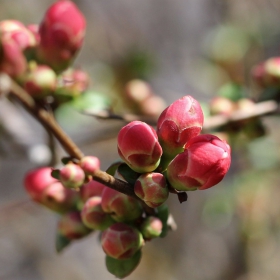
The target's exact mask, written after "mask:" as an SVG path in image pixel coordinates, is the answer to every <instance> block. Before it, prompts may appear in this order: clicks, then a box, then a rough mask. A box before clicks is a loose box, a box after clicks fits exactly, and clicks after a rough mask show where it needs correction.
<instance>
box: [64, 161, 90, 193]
mask: <svg viewBox="0 0 280 280" xmlns="http://www.w3.org/2000/svg"><path fill="white" fill-rule="evenodd" d="M59 179H60V181H61V183H62V184H63V186H64V187H66V188H70V189H77V188H79V187H81V186H82V184H83V183H84V180H85V173H84V171H83V169H82V168H81V167H80V166H79V165H77V164H74V163H68V164H66V165H65V166H63V167H62V168H61V170H60V173H59Z"/></svg>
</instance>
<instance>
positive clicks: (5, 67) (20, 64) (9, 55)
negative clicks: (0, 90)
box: [0, 34, 27, 78]
mask: <svg viewBox="0 0 280 280" xmlns="http://www.w3.org/2000/svg"><path fill="white" fill-rule="evenodd" d="M0 44H1V46H0V50H1V53H0V72H5V73H6V74H8V75H10V76H11V77H13V78H19V77H20V76H21V75H22V74H23V73H24V72H25V70H26V68H27V62H26V59H25V57H24V55H23V53H22V50H21V49H20V47H19V46H18V44H17V43H16V42H15V41H14V40H12V39H11V38H9V37H8V36H6V35H5V34H4V35H3V36H2V37H1V42H0Z"/></svg>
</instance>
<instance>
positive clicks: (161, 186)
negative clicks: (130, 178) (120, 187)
mask: <svg viewBox="0 0 280 280" xmlns="http://www.w3.org/2000/svg"><path fill="white" fill-rule="evenodd" d="M134 192H135V194H136V195H137V196H138V197H139V198H141V199H142V200H143V201H144V202H145V203H146V204H147V205H148V206H150V207H152V208H155V207H158V206H159V205H161V204H162V203H164V202H165V201H166V200H167V198H168V195H169V191H168V187H167V184H166V180H165V178H164V176H163V175H162V174H161V173H146V174H142V175H141V176H140V177H139V178H138V179H137V180H136V182H135V185H134Z"/></svg>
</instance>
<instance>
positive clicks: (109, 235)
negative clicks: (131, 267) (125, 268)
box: [101, 223, 144, 260]
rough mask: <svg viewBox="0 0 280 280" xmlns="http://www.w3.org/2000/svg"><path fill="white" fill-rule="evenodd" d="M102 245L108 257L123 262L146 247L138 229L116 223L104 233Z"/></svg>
mask: <svg viewBox="0 0 280 280" xmlns="http://www.w3.org/2000/svg"><path fill="white" fill-rule="evenodd" d="M101 245H102V248H103V250H104V252H105V253H106V254H107V255H108V256H110V257H112V258H115V259H119V260H122V259H129V258H131V257H132V256H133V255H134V254H135V253H136V252H137V251H138V250H139V249H140V248H141V247H142V246H143V245H144V240H143V237H142V234H141V233H140V232H139V231H138V230H137V229H136V228H134V227H132V226H129V225H127V224H124V223H116V224H113V225H111V226H110V227H109V228H108V229H106V230H105V231H104V232H103V233H102V236H101Z"/></svg>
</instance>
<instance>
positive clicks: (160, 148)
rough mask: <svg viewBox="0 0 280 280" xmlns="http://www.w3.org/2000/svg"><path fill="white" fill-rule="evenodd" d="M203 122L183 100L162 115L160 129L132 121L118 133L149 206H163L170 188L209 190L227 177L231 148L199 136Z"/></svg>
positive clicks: (194, 106)
mask: <svg viewBox="0 0 280 280" xmlns="http://www.w3.org/2000/svg"><path fill="white" fill-rule="evenodd" d="M203 120H204V117H203V112H202V109H201V106H200V104H199V102H198V101H196V100H195V99H194V98H193V97H191V96H184V97H182V98H181V99H179V100H176V101H175V102H174V103H173V104H171V105H170V106H169V107H167V108H166V109H165V110H164V111H163V112H162V113H161V115H160V116H159V119H158V122H157V130H154V129H153V128H152V127H151V126H149V125H148V124H146V123H144V122H140V121H133V122H131V123H129V124H127V125H126V126H124V127H123V128H122V129H121V131H120V132H119V135H118V152H119V155H120V157H121V158H122V159H123V160H124V161H125V163H126V164H127V165H128V166H129V167H130V168H131V169H132V170H133V171H135V172H137V173H140V174H139V177H138V178H137V180H136V181H135V183H134V188H135V193H136V195H137V196H138V197H139V198H141V199H142V200H143V201H144V202H145V203H146V204H147V205H148V206H150V207H157V206H159V205H160V204H162V203H163V202H164V201H165V200H166V199H167V198H168V192H169V191H168V186H169V187H172V188H174V189H176V190H178V191H188V190H196V189H206V188H210V187H212V186H214V185H216V184H217V183H219V182H220V181H221V180H222V179H223V177H224V176H225V174H226V173H227V171H228V169H229V166H230V161H231V157H230V147H229V146H228V145H227V144H226V143H225V142H224V141H222V140H220V139H219V138H218V137H215V136H213V135H199V134H200V132H201V130H202V125H203ZM205 151H207V152H205ZM164 171H166V174H165V173H164V174H165V175H166V176H164V175H163V174H162V173H163V172H164Z"/></svg>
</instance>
